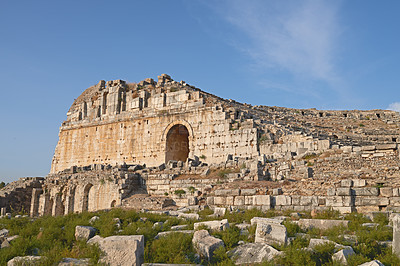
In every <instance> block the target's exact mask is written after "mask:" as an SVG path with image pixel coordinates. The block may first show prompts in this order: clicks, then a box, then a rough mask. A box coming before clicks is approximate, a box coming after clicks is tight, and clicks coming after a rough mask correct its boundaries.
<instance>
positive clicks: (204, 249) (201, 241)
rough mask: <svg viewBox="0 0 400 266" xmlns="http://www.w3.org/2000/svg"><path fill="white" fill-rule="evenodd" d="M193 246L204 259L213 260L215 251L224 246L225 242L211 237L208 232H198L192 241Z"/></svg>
mask: <svg viewBox="0 0 400 266" xmlns="http://www.w3.org/2000/svg"><path fill="white" fill-rule="evenodd" d="M192 243H193V246H194V248H195V250H196V252H197V254H199V255H200V256H201V257H202V258H205V259H207V260H211V259H212V257H213V255H214V251H215V250H216V249H217V248H219V247H220V246H224V242H223V241H222V240H221V239H218V238H215V237H213V236H210V234H209V233H208V231H207V230H199V231H196V232H195V233H194V235H193V239H192Z"/></svg>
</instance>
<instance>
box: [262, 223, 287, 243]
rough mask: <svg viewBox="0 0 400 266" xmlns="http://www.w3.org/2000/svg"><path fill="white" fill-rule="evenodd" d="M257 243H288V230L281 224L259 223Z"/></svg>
mask: <svg viewBox="0 0 400 266" xmlns="http://www.w3.org/2000/svg"><path fill="white" fill-rule="evenodd" d="M254 242H255V243H263V244H269V245H272V244H280V245H282V244H283V245H286V243H287V230H286V227H285V226H284V225H281V224H279V223H266V222H258V223H257V228H256V236H255V241H254Z"/></svg>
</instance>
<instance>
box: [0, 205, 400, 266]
mask: <svg viewBox="0 0 400 266" xmlns="http://www.w3.org/2000/svg"><path fill="white" fill-rule="evenodd" d="M199 214H200V217H201V220H202V221H206V220H215V219H217V218H215V217H210V216H209V215H210V214H212V211H211V210H210V209H205V210H203V211H201V212H200V213H199ZM276 215H286V216H287V217H289V219H288V220H286V221H285V223H284V225H285V226H286V228H287V231H288V236H289V237H292V239H293V240H292V241H291V243H290V244H289V245H287V246H275V248H277V249H278V250H281V251H284V252H283V253H282V255H280V256H278V257H276V258H275V260H274V261H271V262H265V263H263V265H276V264H279V265H339V264H336V262H334V261H332V254H333V253H334V246H333V245H332V244H325V245H320V246H317V247H316V248H315V249H314V250H308V249H305V248H306V247H308V244H309V239H310V238H321V236H325V238H327V239H329V240H332V241H334V242H336V243H338V244H342V245H351V246H352V247H353V249H354V251H355V252H356V255H354V256H351V257H350V258H349V265H359V264H361V263H363V262H366V261H370V260H373V259H379V260H380V261H381V262H382V263H384V264H385V265H400V260H399V258H398V257H396V256H395V255H393V254H392V252H391V248H390V247H388V246H386V245H385V244H384V242H382V241H387V240H392V229H391V227H390V226H388V219H387V217H386V216H384V215H378V216H376V218H375V220H374V223H376V226H372V227H366V226H362V224H363V223H366V222H371V221H370V220H369V219H368V218H367V217H366V216H364V215H362V214H350V215H346V216H345V217H339V216H340V215H339V213H337V212H334V211H327V212H323V213H320V214H319V217H320V218H324V219H332V218H335V219H337V218H343V219H347V220H349V221H350V223H349V226H348V227H335V228H332V229H329V230H325V231H323V230H317V229H310V230H302V229H301V228H300V227H299V226H298V225H297V224H296V223H295V221H294V220H296V219H297V218H294V217H298V216H297V215H293V216H291V215H290V212H283V213H282V212H277V211H273V210H271V211H268V212H262V211H260V210H257V209H251V210H246V211H237V212H232V213H230V212H227V213H226V214H225V216H224V217H220V218H218V219H228V221H229V223H230V227H229V229H227V230H225V231H222V232H215V231H211V232H210V233H211V234H212V235H213V236H215V237H217V238H220V239H222V240H223V241H224V243H225V247H223V248H222V247H221V248H219V249H217V250H216V251H215V253H214V258H213V261H211V262H207V261H204V260H203V261H202V260H201V258H199V257H198V256H197V255H196V253H195V250H194V248H193V245H192V236H193V235H192V234H183V233H173V234H169V235H167V236H166V237H161V238H159V239H155V236H156V235H157V234H158V233H159V232H161V231H169V230H171V227H172V226H174V225H184V224H185V225H187V229H193V223H194V221H191V220H184V219H179V218H177V217H172V216H167V215H158V214H152V213H139V212H135V211H131V210H122V209H112V210H110V211H100V212H96V213H88V212H85V213H81V214H69V215H66V216H58V217H51V216H45V217H40V218H37V219H32V218H28V217H21V218H13V219H6V218H2V219H0V229H1V228H6V229H8V230H9V231H10V235H19V238H17V239H15V240H13V241H12V242H11V246H10V247H8V248H2V249H0V265H5V264H6V263H7V261H8V260H10V259H11V258H13V257H15V256H27V255H40V256H43V257H44V259H43V260H42V261H41V264H42V265H54V264H57V263H58V262H59V261H60V260H61V259H62V258H66V257H69V258H90V262H91V264H93V265H94V264H96V263H97V262H98V259H99V258H100V256H101V252H100V250H99V248H98V247H97V246H93V245H88V244H86V243H85V242H82V241H76V240H75V236H74V234H75V226H76V225H90V226H93V227H95V228H97V229H98V232H97V234H99V235H100V236H102V237H107V236H111V235H144V238H145V262H158V263H201V264H203V265H206V264H216V265H233V261H232V260H231V259H230V258H229V257H228V255H227V252H228V251H230V250H232V249H233V248H235V247H237V246H238V245H239V241H243V242H254V235H255V229H256V228H255V226H251V227H249V228H248V229H247V230H246V231H241V230H240V229H239V227H237V226H235V224H239V223H243V222H246V223H249V222H250V220H251V218H253V217H273V216H276ZM301 215H302V216H303V217H306V218H310V213H302V214H301ZM93 216H98V217H99V219H98V220H96V221H95V222H93V224H90V222H89V220H90V218H92V217H93ZM114 218H119V219H120V221H121V223H120V224H119V225H118V224H116V221H115V220H114ZM160 221H161V222H163V225H162V226H161V225H154V224H155V223H156V222H160ZM349 236H352V237H353V238H354V239H356V241H351V239H350V240H349ZM350 238H351V237H350Z"/></svg>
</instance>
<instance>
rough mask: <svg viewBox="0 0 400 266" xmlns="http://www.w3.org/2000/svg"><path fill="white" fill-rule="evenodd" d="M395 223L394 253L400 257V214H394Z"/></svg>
mask: <svg viewBox="0 0 400 266" xmlns="http://www.w3.org/2000/svg"><path fill="white" fill-rule="evenodd" d="M391 217H392V222H393V243H392V252H393V253H394V254H396V255H397V256H400V214H398V213H396V214H392V216H391Z"/></svg>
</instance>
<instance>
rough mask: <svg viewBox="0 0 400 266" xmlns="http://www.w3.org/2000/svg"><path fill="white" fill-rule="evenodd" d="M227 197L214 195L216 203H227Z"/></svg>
mask: <svg viewBox="0 0 400 266" xmlns="http://www.w3.org/2000/svg"><path fill="white" fill-rule="evenodd" d="M225 204H226V197H214V205H225Z"/></svg>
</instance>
